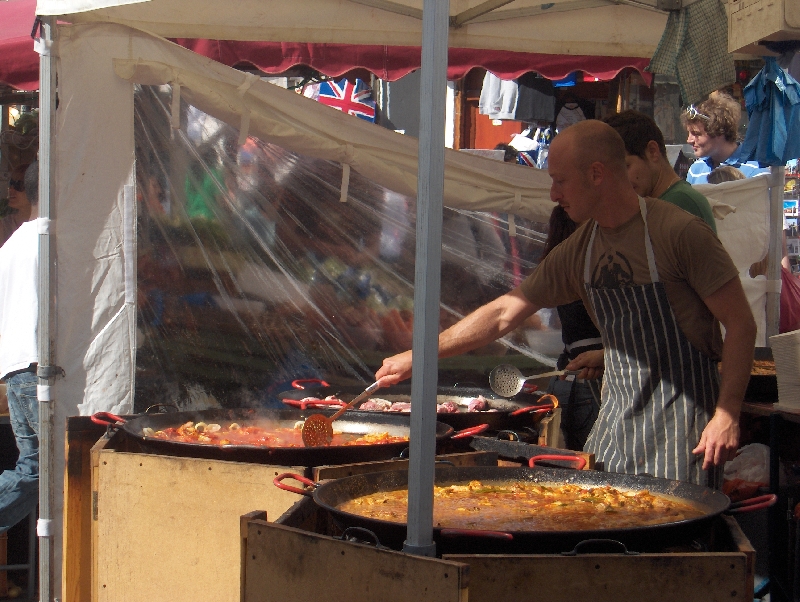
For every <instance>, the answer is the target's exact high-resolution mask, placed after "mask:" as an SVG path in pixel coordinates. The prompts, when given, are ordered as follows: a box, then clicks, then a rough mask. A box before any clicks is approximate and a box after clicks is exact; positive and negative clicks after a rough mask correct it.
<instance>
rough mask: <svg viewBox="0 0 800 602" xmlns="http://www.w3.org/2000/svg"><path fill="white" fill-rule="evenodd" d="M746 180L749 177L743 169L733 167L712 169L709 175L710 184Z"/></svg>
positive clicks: (722, 166)
mask: <svg viewBox="0 0 800 602" xmlns="http://www.w3.org/2000/svg"><path fill="white" fill-rule="evenodd" d="M745 178H747V176H746V175H744V174H743V173H742V170H741V169H738V168H736V167H734V166H733V165H720V166H719V167H717V168H715V169H712V170H711V172H710V173H709V174H708V183H709V184H722V183H723V182H733V181H735V180H744V179H745Z"/></svg>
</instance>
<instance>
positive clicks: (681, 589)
mask: <svg viewBox="0 0 800 602" xmlns="http://www.w3.org/2000/svg"><path fill="white" fill-rule="evenodd" d="M321 514H324V511H320V510H319V509H317V507H316V505H315V504H314V503H313V501H312V500H310V499H304V500H300V501H299V502H298V503H297V504H296V505H295V506H293V507H292V509H291V510H290V511H289V512H287V513H286V514H284V515H283V516H281V517H280V518H278V519H277V520H276V521H275V522H267V520H266V518H267V514H266V513H264V512H252V513H249V514H246V515H243V516H242V518H241V553H242V575H241V576H242V598H241V601H242V602H312V601H313V602H315V601H316V600H326V602H352V601H353V600H358V601H359V602H373V601H374V602H379V601H380V602H427V601H431V602H433V601H436V602H449V601H453V602H456V601H457V602H496V601H497V600H532V599H537V600H548V602H573V601H574V600H593V601H594V602H618V601H619V600H648V601H659V602H673V601H674V602H688V601H698V602H700V601H702V602H713V601H720V602H722V601H723V600H724V601H741V602H745V601H746V602H750V601H751V600H752V599H753V566H754V561H755V552H754V551H753V548H752V547H751V546H750V543H749V542H748V541H747V538H746V537H744V535H743V534H742V532H741V530H740V529H739V527H738V525H737V523H736V521H735V520H733V519H732V518H730V517H722V518H720V521H719V522H718V523H717V525H716V530H717V533H716V535H715V539H716V546H717V547H716V549H715V551H711V552H697V551H690V552H664V553H658V554H620V553H613V554H579V555H575V556H565V555H559V554H534V555H448V556H444V557H443V558H423V557H418V556H411V555H408V554H404V553H402V552H397V551H392V550H387V549H378V548H376V547H374V546H371V545H366V544H363V543H355V542H352V541H347V540H343V539H342V538H341V537H337V536H334V535H332V533H335V528H333V527H332V526H331V523H330V521H329V520H328V519H327V518H326V517H325V516H322V515H321Z"/></svg>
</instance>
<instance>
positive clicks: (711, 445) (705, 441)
mask: <svg viewBox="0 0 800 602" xmlns="http://www.w3.org/2000/svg"><path fill="white" fill-rule="evenodd" d="M703 301H704V302H705V304H706V306H707V307H708V308H709V309H710V310H711V313H713V314H714V316H715V317H716V318H717V320H719V321H720V323H721V324H722V325H723V326H724V327H725V342H724V344H723V346H722V380H721V383H720V391H719V399H718V400H717V409H716V411H715V412H714V416H713V417H712V418H711V421H710V422H709V423H708V425H707V426H706V428H705V429H704V430H703V434H702V436H701V437H700V442H699V443H698V445H697V447H696V448H695V449H694V450H692V451H693V453H695V454H703V455H704V460H703V469H704V470H707V469H708V468H710V467H711V466H712V465H716V466H721V465H723V464H725V462H726V461H727V460H730V459H732V458H733V457H734V456H735V455H736V450H737V449H738V446H739V414H740V412H741V408H742V401H743V400H744V393H745V390H746V389H747V382H748V380H749V379H750V371H751V369H752V366H753V350H754V347H755V340H756V323H755V320H754V319H753V313H752V311H750V304H749V303H748V302H747V297H745V294H744V290H743V289H742V284H741V282H740V281H739V278H738V277H736V278H732V279H731V280H730V281H729V282H728V283H726V284H724V285H723V286H722V287H720V288H719V289H718V290H717V291H716V292H715V293H713V294H712V295H710V296H708V297H706V298H705V299H704V300H703Z"/></svg>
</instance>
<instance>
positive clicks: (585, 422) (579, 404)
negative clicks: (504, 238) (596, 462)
mask: <svg viewBox="0 0 800 602" xmlns="http://www.w3.org/2000/svg"><path fill="white" fill-rule="evenodd" d="M577 227H578V225H577V224H576V223H575V222H573V221H572V220H571V219H570V218H569V215H567V212H566V211H564V208H563V207H561V205H556V206H555V208H554V209H553V211H552V213H551V214H550V222H549V224H548V230H547V240H546V241H545V243H544V250H543V251H542V257H541V259H540V261H544V258H545V257H547V255H548V254H549V253H550V251H552V250H553V249H554V248H555V247H556V245H558V244H559V243H560V242H562V241H564V240H566V239H567V237H568V236H570V235H571V234H572V233H573V232H575V230H576V229H577ZM556 311H557V312H558V317H559V319H560V320H561V340H562V342H563V343H564V351H562V352H561V355H560V356H559V358H558V361H557V362H556V367H557V368H558V369H559V370H563V369H564V368H565V367H566V366H567V364H569V363H570V362H571V361H572V360H574V359H575V358H577V357H578V356H579V355H580V354H581V353H583V352H584V351H592V350H601V349H603V339H602V338H601V336H600V331H599V330H597V326H595V325H594V322H592V319H591V318H590V317H589V313H588V312H587V311H586V307H585V306H584V305H583V301H580V300H578V301H573V302H572V303H567V304H565V305H559V306H558V307H556ZM601 386H602V380H601V379H600V378H595V379H592V380H583V379H580V378H577V377H575V376H568V377H566V378H565V379H563V380H562V379H561V378H559V377H553V378H552V379H551V380H550V384H549V386H548V388H547V392H548V393H552V394H553V395H555V396H556V397H557V398H558V403H559V406H560V407H561V432H562V433H563V435H564V443H565V444H566V447H567V449H573V450H576V451H582V450H583V447H584V445H586V439H587V438H588V437H589V433H590V432H591V430H592V426H594V422H595V420H597V413H598V411H599V410H600V387H601Z"/></svg>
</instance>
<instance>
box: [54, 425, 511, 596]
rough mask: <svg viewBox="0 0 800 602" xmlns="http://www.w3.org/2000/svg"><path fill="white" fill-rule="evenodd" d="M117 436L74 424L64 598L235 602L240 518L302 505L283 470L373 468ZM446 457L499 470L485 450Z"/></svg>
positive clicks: (328, 472) (318, 473)
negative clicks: (144, 448)
mask: <svg viewBox="0 0 800 602" xmlns="http://www.w3.org/2000/svg"><path fill="white" fill-rule="evenodd" d="M118 434H119V433H117V434H115V435H111V436H108V435H107V434H106V429H105V427H101V426H98V425H96V424H94V423H92V422H91V421H90V419H89V418H88V417H73V418H70V419H69V420H68V424H67V450H66V453H67V475H66V481H65V505H64V525H65V529H64V546H65V548H64V550H65V551H64V555H63V556H64V571H63V575H64V583H63V591H64V598H63V599H64V602H88V601H94V602H102V601H111V600H113V601H114V602H126V601H131V602H140V601H141V600H169V602H184V601H185V602H196V601H197V600H214V601H215V602H220V601H222V602H224V601H229V602H238V600H239V599H240V584H241V568H240V567H241V559H240V545H239V542H240V516H241V515H242V514H243V513H245V512H248V511H250V510H251V509H252V508H265V509H266V510H267V511H268V512H269V515H270V516H271V517H279V516H281V515H282V514H284V512H285V511H286V510H287V509H289V508H290V507H292V506H293V504H294V503H295V502H296V501H297V500H298V499H305V498H303V497H302V496H300V495H297V494H295V493H291V492H288V491H282V490H280V489H278V488H276V487H274V486H273V484H272V481H273V479H274V478H275V477H276V476H277V475H278V474H280V473H283V472H295V473H299V474H302V475H304V476H306V477H313V478H315V479H319V478H333V475H334V474H337V475H339V476H343V475H344V474H355V473H356V472H364V471H366V472H369V471H374V470H375V468H374V467H373V466H371V464H372V463H363V464H352V465H343V466H332V467H324V466H323V467H315V468H314V469H313V470H312V469H311V468H310V467H304V466H283V465H282V466H273V465H264V464H252V463H242V462H230V461H220V460H207V459H198V458H187V457H173V456H164V455H154V454H147V453H142V452H141V451H139V450H136V449H133V448H132V447H130V445H129V442H126V440H125V439H124V437H119V436H118ZM441 458H442V459H446V460H448V461H450V462H453V463H454V464H456V465H461V466H465V465H466V466H476V465H477V466H480V465H496V464H497V454H496V453H489V452H471V453H459V454H455V455H450V456H443V457H441ZM403 463H404V461H399V463H398V465H394V464H392V462H386V463H379V464H382V465H383V464H385V465H386V466H385V467H384V469H395V468H398V467H399V466H400V465H402V464H403ZM282 553H283V552H281V554H282ZM321 599H322V598H321ZM443 599H444V598H443Z"/></svg>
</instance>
